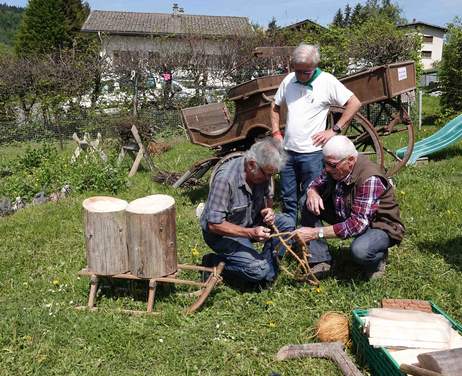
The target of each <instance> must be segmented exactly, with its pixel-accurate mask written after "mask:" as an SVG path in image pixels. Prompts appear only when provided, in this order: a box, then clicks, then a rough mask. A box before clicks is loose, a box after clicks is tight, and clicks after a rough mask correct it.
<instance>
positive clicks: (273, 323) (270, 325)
mask: <svg viewBox="0 0 462 376" xmlns="http://www.w3.org/2000/svg"><path fill="white" fill-rule="evenodd" d="M268 326H269V327H270V328H275V327H276V323H275V322H273V321H270V322H269V323H268Z"/></svg>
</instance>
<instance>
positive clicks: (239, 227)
mask: <svg viewBox="0 0 462 376" xmlns="http://www.w3.org/2000/svg"><path fill="white" fill-rule="evenodd" d="M284 160H285V153H284V151H283V150H282V148H281V147H280V145H279V144H278V143H277V142H276V141H274V140H272V139H270V138H268V139H265V140H263V141H260V142H257V143H255V144H254V145H253V146H252V147H251V148H250V150H248V151H247V152H246V153H245V154H244V156H242V157H239V158H236V159H233V160H230V161H228V162H226V163H224V164H223V165H222V166H220V168H219V169H218V170H217V172H216V174H215V176H214V178H213V181H212V183H211V187H210V192H209V196H208V199H207V202H206V204H205V207H204V212H203V213H202V216H201V227H202V231H203V236H204V240H205V242H206V243H207V245H208V246H209V247H210V248H212V249H213V250H214V251H215V252H214V253H210V254H208V255H205V256H204V258H203V264H204V265H205V266H214V265H217V264H218V263H219V262H220V261H224V262H225V270H224V274H223V275H224V277H225V279H228V280H230V281H244V282H250V283H255V284H256V283H260V282H272V281H273V280H274V279H275V278H276V275H277V262H276V260H275V256H274V255H273V251H274V246H275V245H276V242H277V241H276V240H275V239H271V238H270V232H271V230H270V228H269V227H267V226H272V225H276V227H277V228H278V229H279V230H280V231H291V230H293V229H294V226H295V223H294V222H293V221H292V220H291V218H290V217H288V216H285V215H282V214H278V215H275V213H274V211H273V209H272V208H271V206H272V190H271V189H270V185H271V178H272V176H273V175H274V174H276V173H277V172H279V170H280V169H281V168H282V166H283V164H284ZM254 242H264V243H265V244H264V247H263V251H262V252H261V253H259V252H257V250H256V249H255V247H254V244H253V243H254Z"/></svg>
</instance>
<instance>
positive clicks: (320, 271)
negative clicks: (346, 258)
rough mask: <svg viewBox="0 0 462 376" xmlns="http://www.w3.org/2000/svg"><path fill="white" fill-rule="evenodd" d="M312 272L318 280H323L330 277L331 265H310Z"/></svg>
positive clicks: (324, 263)
mask: <svg viewBox="0 0 462 376" xmlns="http://www.w3.org/2000/svg"><path fill="white" fill-rule="evenodd" d="M310 268H311V272H312V273H313V274H314V275H315V277H316V278H317V279H323V278H327V277H328V276H330V272H331V265H330V264H329V263H327V262H318V263H317V264H310Z"/></svg>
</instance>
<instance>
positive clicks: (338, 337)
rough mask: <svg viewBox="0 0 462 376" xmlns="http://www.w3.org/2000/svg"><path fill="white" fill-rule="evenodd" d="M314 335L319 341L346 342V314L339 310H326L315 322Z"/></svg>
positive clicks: (347, 337) (347, 336)
mask: <svg viewBox="0 0 462 376" xmlns="http://www.w3.org/2000/svg"><path fill="white" fill-rule="evenodd" d="M316 337H318V339H319V340H320V341H321V342H336V341H339V342H342V343H343V344H345V345H346V344H347V343H348V339H349V335H348V316H346V315H345V314H343V313H339V312H326V313H324V314H323V315H322V316H321V317H320V318H319V320H318V322H317V324H316Z"/></svg>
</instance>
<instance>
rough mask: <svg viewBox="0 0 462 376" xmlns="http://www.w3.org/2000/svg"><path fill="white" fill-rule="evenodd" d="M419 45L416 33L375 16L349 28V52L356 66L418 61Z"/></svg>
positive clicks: (419, 40)
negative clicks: (409, 32) (410, 32)
mask: <svg viewBox="0 0 462 376" xmlns="http://www.w3.org/2000/svg"><path fill="white" fill-rule="evenodd" d="M421 44H422V40H421V37H420V36H419V35H418V34H406V32H405V31H404V30H402V29H399V28H397V27H396V26H395V24H393V23H392V22H390V21H389V20H387V19H385V18H383V17H380V16H376V17H371V18H369V19H368V20H367V21H365V22H364V23H363V24H362V25H361V26H359V27H356V28H352V29H351V30H350V46H349V55H350V58H351V60H352V61H351V62H352V64H353V65H354V66H356V67H357V68H363V67H370V66H375V65H382V64H390V63H394V62H397V61H404V60H415V61H417V62H419V61H420V46H421ZM418 68H419V64H418Z"/></svg>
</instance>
